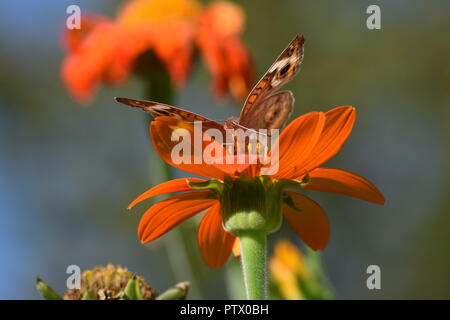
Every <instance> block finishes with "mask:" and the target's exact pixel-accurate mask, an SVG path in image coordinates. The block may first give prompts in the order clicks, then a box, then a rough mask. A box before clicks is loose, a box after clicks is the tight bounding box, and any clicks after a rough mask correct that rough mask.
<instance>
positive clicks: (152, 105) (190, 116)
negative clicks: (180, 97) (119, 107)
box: [115, 98, 225, 132]
mask: <svg viewBox="0 0 450 320" xmlns="http://www.w3.org/2000/svg"><path fill="white" fill-rule="evenodd" d="M115 99H116V101H117V102H120V103H123V104H126V105H128V106H131V107H136V108H139V109H142V110H144V111H145V112H147V113H150V114H151V115H152V116H154V117H160V116H167V117H174V118H177V119H181V120H183V121H186V122H189V123H193V122H194V121H201V122H202V127H203V129H204V130H207V129H219V130H220V131H221V132H225V131H224V127H223V125H222V124H220V123H218V122H216V121H213V120H210V119H208V118H205V117H203V116H201V115H198V114H196V113H193V112H190V111H187V110H183V109H180V108H175V107H173V106H169V105H167V104H163V103H159V102H153V101H146V100H136V99H129V98H115Z"/></svg>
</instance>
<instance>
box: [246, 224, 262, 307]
mask: <svg viewBox="0 0 450 320" xmlns="http://www.w3.org/2000/svg"><path fill="white" fill-rule="evenodd" d="M266 238H267V235H266V233H265V232H262V231H247V232H242V233H240V235H239V241H240V245H241V263H242V272H243V274H244V283H245V291H246V293H247V299H249V300H263V299H266V298H267V258H266V251H267V250H266V246H267V244H266V242H267V239H266Z"/></svg>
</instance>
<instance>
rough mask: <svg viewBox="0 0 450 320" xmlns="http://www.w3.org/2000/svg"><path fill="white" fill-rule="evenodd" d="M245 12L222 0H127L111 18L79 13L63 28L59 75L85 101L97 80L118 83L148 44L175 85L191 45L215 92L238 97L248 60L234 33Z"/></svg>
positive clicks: (246, 80)
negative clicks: (206, 0) (71, 26)
mask: <svg viewBox="0 0 450 320" xmlns="http://www.w3.org/2000/svg"><path fill="white" fill-rule="evenodd" d="M244 24H245V14H244V12H243V10H242V9H241V8H240V7H239V6H238V5H236V4H233V3H231V2H227V1H217V2H212V3H211V4H209V5H207V6H202V5H201V4H200V3H199V2H197V1H195V0H172V1H167V0H131V1H128V2H127V3H125V5H124V6H123V7H121V9H120V10H119V13H118V16H117V18H116V19H115V20H111V19H108V18H104V17H100V16H95V15H84V16H83V17H82V20H81V29H80V30H76V29H75V30H67V31H65V33H64V37H63V41H64V44H65V47H66V50H67V52H68V55H67V57H66V58H65V59H64V61H63V63H62V78H63V80H64V83H65V85H66V87H67V89H68V91H69V92H70V93H71V95H72V96H73V97H74V98H75V99H76V100H77V101H79V102H82V103H89V102H90V101H91V99H92V96H93V94H94V91H95V89H96V88H97V87H98V86H99V85H101V84H102V83H109V84H115V85H117V84H121V83H123V82H124V81H125V80H126V79H127V77H128V76H129V75H130V73H131V71H132V70H133V67H134V65H135V62H136V60H137V58H138V57H139V56H141V55H142V54H143V53H144V52H146V51H148V50H152V51H153V53H154V54H155V56H156V57H157V58H158V59H159V60H160V61H161V63H162V64H163V65H164V66H165V68H166V70H167V72H168V73H169V75H170V77H171V80H172V83H173V84H174V85H176V86H181V85H183V83H184V82H185V81H186V77H187V75H188V73H189V69H190V67H191V65H192V57H193V52H194V47H197V48H198V49H199V51H200V52H201V54H202V56H203V58H204V59H205V62H206V65H207V66H208V68H209V69H210V71H211V74H212V76H213V80H214V81H213V86H214V91H215V94H216V96H217V97H222V96H224V95H225V94H226V93H228V92H230V93H231V94H232V95H233V97H234V98H235V99H237V100H241V99H243V98H244V97H245V94H246V93H247V92H248V89H249V86H250V83H251V81H252V65H251V61H250V56H249V53H248V50H247V48H246V46H245V45H244V43H243V42H242V40H241V38H240V35H241V34H242V32H243V30H244Z"/></svg>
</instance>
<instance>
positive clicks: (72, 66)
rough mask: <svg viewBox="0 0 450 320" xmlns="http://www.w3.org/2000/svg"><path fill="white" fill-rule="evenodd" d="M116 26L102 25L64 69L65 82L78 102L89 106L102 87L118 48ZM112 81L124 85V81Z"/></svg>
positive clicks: (65, 64) (93, 31)
mask: <svg viewBox="0 0 450 320" xmlns="http://www.w3.org/2000/svg"><path fill="white" fill-rule="evenodd" d="M115 34H116V29H115V26H114V24H113V23H110V22H101V23H98V24H97V25H95V27H93V29H92V31H91V32H90V33H89V34H88V35H86V36H85V37H84V38H83V41H82V42H81V43H80V44H79V45H78V46H77V48H76V50H75V51H74V52H73V53H71V54H70V55H68V56H67V57H66V58H65V59H64V61H63V63H62V67H61V74H62V78H63V81H64V83H65V85H66V87H67V89H68V91H69V93H70V94H71V95H72V96H73V97H74V98H75V99H77V101H79V102H81V103H84V104H87V103H89V102H90V100H91V99H92V96H93V93H94V90H95V89H96V87H97V86H98V85H99V84H100V83H101V81H102V79H103V77H104V75H105V72H106V71H107V68H108V65H109V63H110V62H111V60H112V57H113V56H114V53H115V46H116V44H117V42H116V38H115ZM109 80H110V81H113V82H116V83H118V82H120V81H122V80H123V78H122V77H120V78H119V77H117V78H115V79H112V78H110V79H109Z"/></svg>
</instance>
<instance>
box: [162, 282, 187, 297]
mask: <svg viewBox="0 0 450 320" xmlns="http://www.w3.org/2000/svg"><path fill="white" fill-rule="evenodd" d="M189 286H190V283H189V282H188V281H185V282H180V283H177V284H176V285H174V286H173V287H171V288H169V289H167V290H166V291H164V292H163V293H161V294H160V295H159V296H158V297H156V300H184V299H186V296H187V294H188V290H189Z"/></svg>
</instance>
